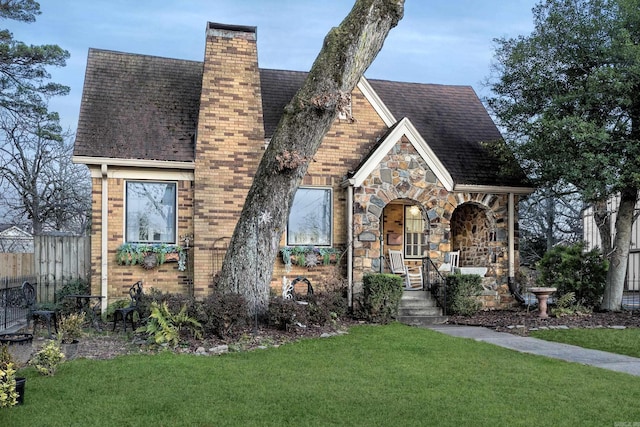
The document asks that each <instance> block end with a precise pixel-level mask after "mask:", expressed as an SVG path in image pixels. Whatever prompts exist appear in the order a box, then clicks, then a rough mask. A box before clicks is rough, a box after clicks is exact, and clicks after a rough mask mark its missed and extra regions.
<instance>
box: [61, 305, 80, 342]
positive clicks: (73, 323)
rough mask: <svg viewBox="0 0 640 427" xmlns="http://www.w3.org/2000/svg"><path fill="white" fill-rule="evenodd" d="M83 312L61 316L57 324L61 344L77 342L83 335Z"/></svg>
mask: <svg viewBox="0 0 640 427" xmlns="http://www.w3.org/2000/svg"><path fill="white" fill-rule="evenodd" d="M84 320H85V314H84V312H82V313H80V314H78V313H72V314H67V315H63V316H61V317H60V321H59V322H58V330H59V331H60V340H61V341H62V342H63V343H72V342H74V341H77V340H78V339H79V338H80V337H81V336H82V334H83V332H82V325H83V324H84Z"/></svg>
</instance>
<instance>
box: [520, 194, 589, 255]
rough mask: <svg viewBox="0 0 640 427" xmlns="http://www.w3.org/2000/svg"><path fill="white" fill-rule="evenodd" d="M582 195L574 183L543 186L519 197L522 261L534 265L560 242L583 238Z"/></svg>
mask: <svg viewBox="0 0 640 427" xmlns="http://www.w3.org/2000/svg"><path fill="white" fill-rule="evenodd" d="M582 207H583V203H582V199H581V198H580V195H579V194H578V193H577V192H576V190H575V188H573V187H570V186H569V187H567V186H564V187H560V186H552V187H543V188H540V189H538V190H536V191H535V192H534V193H533V194H531V195H529V196H528V197H527V198H526V199H523V200H521V201H520V206H519V211H518V218H519V222H520V261H521V263H523V264H526V265H533V264H535V263H536V262H538V261H539V260H540V259H541V258H542V257H543V256H544V254H545V252H547V251H549V250H551V249H552V248H553V246H554V245H556V244H558V243H559V242H565V243H568V242H576V241H578V240H580V239H581V238H582V217H581V214H582Z"/></svg>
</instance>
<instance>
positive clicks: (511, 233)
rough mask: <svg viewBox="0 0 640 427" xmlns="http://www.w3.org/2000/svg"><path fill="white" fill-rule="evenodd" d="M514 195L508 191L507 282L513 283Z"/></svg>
mask: <svg viewBox="0 0 640 427" xmlns="http://www.w3.org/2000/svg"><path fill="white" fill-rule="evenodd" d="M514 204H515V197H514V195H513V193H509V279H508V280H509V283H515V277H516V274H515V269H516V263H515V256H516V250H515V230H516V227H515V217H516V215H515V206H514Z"/></svg>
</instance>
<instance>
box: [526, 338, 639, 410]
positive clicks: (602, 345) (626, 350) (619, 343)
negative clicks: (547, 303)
mask: <svg viewBox="0 0 640 427" xmlns="http://www.w3.org/2000/svg"><path fill="white" fill-rule="evenodd" d="M531 336H532V337H535V338H540V339H543V340H547V341H555V342H561V343H566V344H573V345H577V346H580V347H584V348H591V349H594V350H602V351H608V352H611V353H618V354H625V355H627V356H633V357H640V329H638V328H629V329H604V328H598V329H582V328H581V329H549V330H543V331H533V332H531ZM639 421H640V420H639Z"/></svg>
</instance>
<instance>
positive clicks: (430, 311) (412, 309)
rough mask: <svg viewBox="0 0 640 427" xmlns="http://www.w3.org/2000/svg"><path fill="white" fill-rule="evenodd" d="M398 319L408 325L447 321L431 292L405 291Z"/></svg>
mask: <svg viewBox="0 0 640 427" xmlns="http://www.w3.org/2000/svg"><path fill="white" fill-rule="evenodd" d="M398 321H399V322H401V323H404V324H407V325H415V326H429V325H437V324H441V323H445V322H446V321H447V318H446V317H444V316H442V309H441V308H440V307H438V304H437V302H436V300H435V299H434V298H433V297H432V296H431V294H430V293H429V292H425V291H404V292H403V293H402V299H401V300H400V307H399V310H398Z"/></svg>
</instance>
